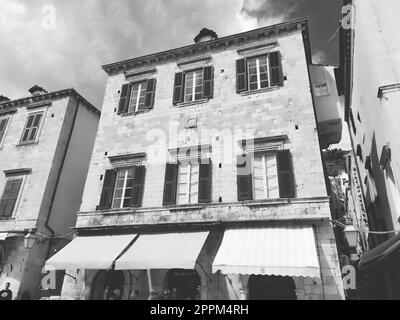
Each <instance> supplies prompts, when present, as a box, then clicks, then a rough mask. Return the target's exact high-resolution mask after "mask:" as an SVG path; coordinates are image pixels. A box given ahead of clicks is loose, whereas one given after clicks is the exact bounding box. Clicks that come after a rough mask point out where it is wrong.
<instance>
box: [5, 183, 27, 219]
mask: <svg viewBox="0 0 400 320" xmlns="http://www.w3.org/2000/svg"><path fill="white" fill-rule="evenodd" d="M23 179H24V176H21V175H19V176H15V177H9V178H7V181H6V185H5V187H4V191H3V195H2V196H1V199H0V217H3V218H4V217H5V218H10V217H12V216H13V213H14V211H15V207H16V204H17V201H18V197H19V194H20V189H21V186H22V182H23Z"/></svg>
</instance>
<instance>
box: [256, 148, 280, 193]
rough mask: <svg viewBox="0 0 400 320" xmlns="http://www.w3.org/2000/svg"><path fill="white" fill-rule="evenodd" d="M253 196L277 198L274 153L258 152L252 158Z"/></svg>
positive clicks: (276, 174) (276, 173)
mask: <svg viewBox="0 0 400 320" xmlns="http://www.w3.org/2000/svg"><path fill="white" fill-rule="evenodd" d="M253 175H254V178H253V180H254V198H255V199H256V200H258V199H273V198H279V186H278V172H277V166H276V154H275V153H259V154H255V155H254V159H253Z"/></svg>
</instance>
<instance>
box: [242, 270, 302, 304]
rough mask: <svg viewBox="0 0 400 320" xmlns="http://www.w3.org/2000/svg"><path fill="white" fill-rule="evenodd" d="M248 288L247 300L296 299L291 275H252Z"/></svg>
mask: <svg viewBox="0 0 400 320" xmlns="http://www.w3.org/2000/svg"><path fill="white" fill-rule="evenodd" d="M248 290H249V291H248V292H249V300H297V296H296V286H295V283H294V281H293V279H292V278H291V277H278V276H262V275H252V276H251V277H250V279H249V283H248Z"/></svg>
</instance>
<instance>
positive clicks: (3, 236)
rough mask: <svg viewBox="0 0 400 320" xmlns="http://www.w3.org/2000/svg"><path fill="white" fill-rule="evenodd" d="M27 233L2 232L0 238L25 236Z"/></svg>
mask: <svg viewBox="0 0 400 320" xmlns="http://www.w3.org/2000/svg"><path fill="white" fill-rule="evenodd" d="M23 236H25V234H23V233H20V232H0V240H6V239H7V238H15V237H23Z"/></svg>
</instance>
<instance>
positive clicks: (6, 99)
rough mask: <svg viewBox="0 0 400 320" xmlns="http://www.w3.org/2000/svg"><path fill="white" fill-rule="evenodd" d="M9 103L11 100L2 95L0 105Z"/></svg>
mask: <svg viewBox="0 0 400 320" xmlns="http://www.w3.org/2000/svg"><path fill="white" fill-rule="evenodd" d="M7 101H10V99H9V98H7V97H5V96H3V95H0V103H3V102H7Z"/></svg>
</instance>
